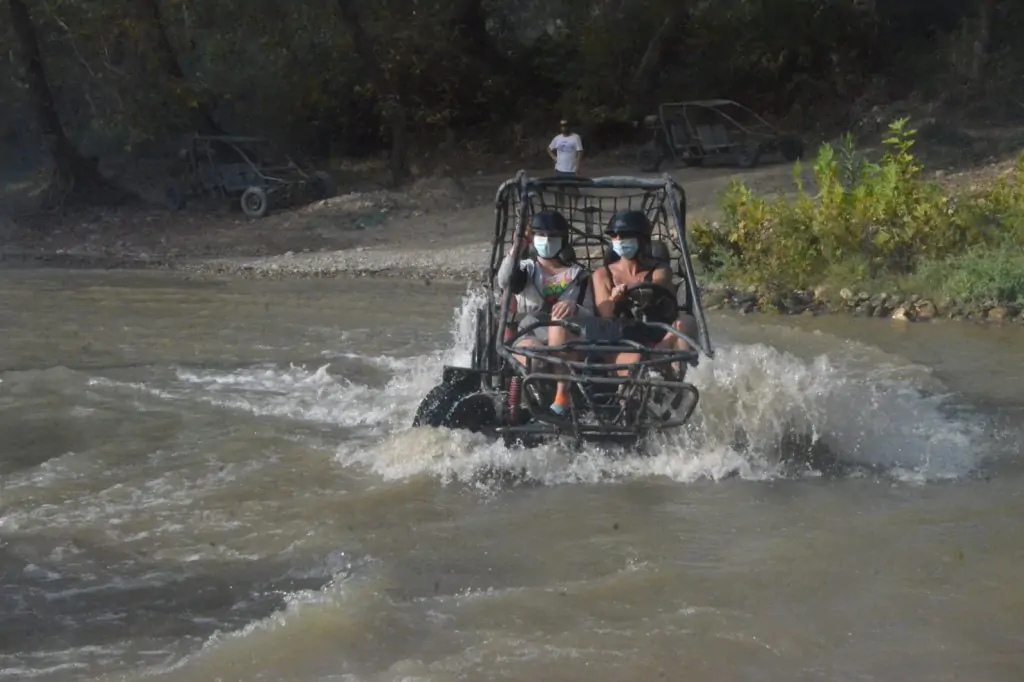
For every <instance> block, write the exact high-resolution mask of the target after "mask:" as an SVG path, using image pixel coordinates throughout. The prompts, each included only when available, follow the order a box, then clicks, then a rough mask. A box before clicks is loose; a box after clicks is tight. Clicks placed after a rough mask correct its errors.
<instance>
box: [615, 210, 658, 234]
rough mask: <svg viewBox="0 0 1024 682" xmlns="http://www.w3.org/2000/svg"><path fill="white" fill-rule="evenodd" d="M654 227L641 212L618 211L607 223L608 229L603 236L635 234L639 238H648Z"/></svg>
mask: <svg viewBox="0 0 1024 682" xmlns="http://www.w3.org/2000/svg"><path fill="white" fill-rule="evenodd" d="M653 231H654V226H653V225H651V221H650V220H648V218H647V216H646V215H645V214H644V212H643V211H636V210H629V211H619V212H618V213H616V214H615V215H613V216H612V219H611V220H609V221H608V229H606V230H605V234H611V235H619V234H622V235H626V234H635V235H637V236H640V237H650V236H651V233H652V232H653Z"/></svg>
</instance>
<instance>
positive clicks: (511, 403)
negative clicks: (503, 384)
mask: <svg viewBox="0 0 1024 682" xmlns="http://www.w3.org/2000/svg"><path fill="white" fill-rule="evenodd" d="M521 384H522V379H520V378H519V377H512V379H511V380H509V382H508V421H509V423H510V424H515V423H516V422H518V421H519V389H520V387H521Z"/></svg>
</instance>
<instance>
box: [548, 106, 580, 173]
mask: <svg viewBox="0 0 1024 682" xmlns="http://www.w3.org/2000/svg"><path fill="white" fill-rule="evenodd" d="M560 127H561V130H560V131H559V133H558V134H557V135H555V138H554V139H553V140H551V144H549V145H548V156H550V157H551V160H552V161H554V162H555V172H556V173H558V174H559V175H575V174H576V173H578V172H579V168H580V159H581V158H582V157H583V141H582V140H580V136H579V135H577V134H576V133H573V132H569V121H567V120H565V119H564V118H563V119H562V121H561V126H560Z"/></svg>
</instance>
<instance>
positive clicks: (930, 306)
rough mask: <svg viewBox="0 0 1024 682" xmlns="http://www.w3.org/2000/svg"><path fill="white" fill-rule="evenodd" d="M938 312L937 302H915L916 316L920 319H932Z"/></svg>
mask: <svg viewBox="0 0 1024 682" xmlns="http://www.w3.org/2000/svg"><path fill="white" fill-rule="evenodd" d="M936 314H938V311H937V310H936V309H935V304H934V303H932V302H931V301H920V302H915V305H914V317H915V318H917V319H918V320H922V321H924V320H931V319H934V318H935V315H936Z"/></svg>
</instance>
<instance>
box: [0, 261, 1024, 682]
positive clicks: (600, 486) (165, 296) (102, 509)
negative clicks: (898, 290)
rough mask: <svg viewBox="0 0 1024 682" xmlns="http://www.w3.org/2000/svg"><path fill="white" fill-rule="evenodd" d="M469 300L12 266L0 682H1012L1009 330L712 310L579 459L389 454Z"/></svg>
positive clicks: (1020, 332)
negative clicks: (674, 412)
mask: <svg viewBox="0 0 1024 682" xmlns="http://www.w3.org/2000/svg"><path fill="white" fill-rule="evenodd" d="M472 296H473V295H472V292H467V291H466V290H465V288H464V287H455V286H449V285H438V284H434V285H433V286H424V285H423V284H422V283H402V282H393V281H375V280H342V279H338V280H320V281H299V282H295V281H293V282H269V281H249V282H246V281H234V282H218V281H205V282H200V281H187V280H184V279H182V278H179V277H174V276H171V275H168V274H159V273H134V274H131V273H102V272H60V271H32V270H20V271H7V272H0V329H2V330H3V332H4V334H3V340H2V342H0V477H2V479H0V480H2V487H0V680H4V681H6V680H29V679H32V680H89V679H97V680H136V679H143V678H144V679H147V680H149V679H155V680H181V681H197V680H200V681H202V680H210V681H213V680H224V681H227V680H239V681H242V680H244V681H253V680H268V681H278V680H295V681H300V682H305V681H314V680H346V681H352V682H355V681H363V680H366V681H373V682H384V681H394V682H398V681H399V680H405V681H409V682H411V681H427V680H432V681H434V680H436V681H438V682H442V681H444V682H447V681H454V680H468V681H475V680H502V681H506V680H507V681H509V682H512V681H516V682H533V681H534V680H546V681H565V682H594V681H602V682H604V681H614V680H623V681H625V680H637V681H640V680H658V679H664V680H687V682H733V681H735V682H748V681H750V682H754V681H762V680H763V681H766V682H768V681H775V680H779V681H784V682H802V681H807V682H810V681H821V682H826V681H827V682H843V681H850V682H853V681H855V680H856V681H858V682H864V681H885V682H913V681H917V680H920V681H922V682H925V681H926V682H942V681H945V680H965V681H969V682H1019V680H1021V679H1024V580H1022V579H1021V567H1022V566H1024V525H1022V524H1024V467H1022V466H1021V456H1020V438H1021V435H1022V428H1024V427H1022V424H1024V419H1022V417H1024V390H1022V389H1021V384H1022V379H1024V329H1021V328H1019V327H1014V328H1006V329H992V328H982V327H975V326H971V325H966V324H942V323H937V324H932V325H905V324H904V325H901V324H898V323H893V322H890V321H871V320H857V321H851V320H848V319H844V318H814V319H804V318H801V319H796V320H793V319H771V318H763V317H759V318H742V317H732V316H727V315H712V317H711V325H712V328H711V331H712V334H713V337H714V339H715V341H716V345H717V347H718V356H717V358H716V359H715V360H714V361H712V362H707V361H705V362H703V363H702V364H701V366H700V367H699V368H698V369H697V370H696V371H694V372H693V374H692V375H691V376H692V377H693V380H694V382H695V383H696V384H697V385H698V386H699V388H700V389H701V391H702V396H703V397H702V402H701V406H700V408H698V413H697V414H698V416H697V418H696V419H695V421H694V423H693V424H692V425H691V426H692V428H691V429H690V430H689V431H688V432H686V433H683V434H680V435H679V436H678V437H674V438H672V439H665V440H663V441H661V442H659V443H657V444H656V446H655V448H654V452H653V454H652V456H650V457H647V458H639V457H625V458H622V457H620V458H616V459H611V458H608V457H606V456H604V455H603V454H602V453H600V452H596V451H588V452H584V453H582V454H581V455H579V456H578V457H575V458H573V457H571V456H570V455H569V453H567V452H564V451H561V450H559V449H558V448H555V447H550V448H546V449H537V450H533V451H527V452H510V451H507V450H505V449H503V448H502V447H500V446H498V445H495V444H491V443H488V442H486V441H484V440H482V439H480V438H476V437H472V436H467V435H465V434H454V433H449V432H444V431H434V430H430V429H417V430H413V429H410V428H409V426H408V425H409V423H410V421H411V418H412V415H413V412H414V410H415V408H416V405H417V403H418V401H419V399H420V398H421V397H422V396H423V395H424V394H425V393H426V391H427V390H428V389H429V388H430V386H431V385H432V384H433V383H434V382H435V381H436V380H437V379H438V377H439V371H440V367H441V364H442V363H443V362H453V361H454V362H458V361H464V360H465V359H466V358H467V357H468V351H469V348H468V339H469V336H470V335H469V333H468V328H469V325H468V323H467V320H466V319H465V318H466V317H467V316H466V315H464V311H465V310H466V301H467V300H469V299H471V298H472ZM487 465H498V466H513V467H525V468H526V469H527V472H528V474H529V479H530V481H529V482H528V483H525V484H520V485H515V486H510V485H507V484H506V485H502V486H498V485H496V484H488V483H486V482H484V481H481V480H480V479H479V477H477V476H476V474H477V472H479V471H480V470H481V468H483V467H485V466H487Z"/></svg>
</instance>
